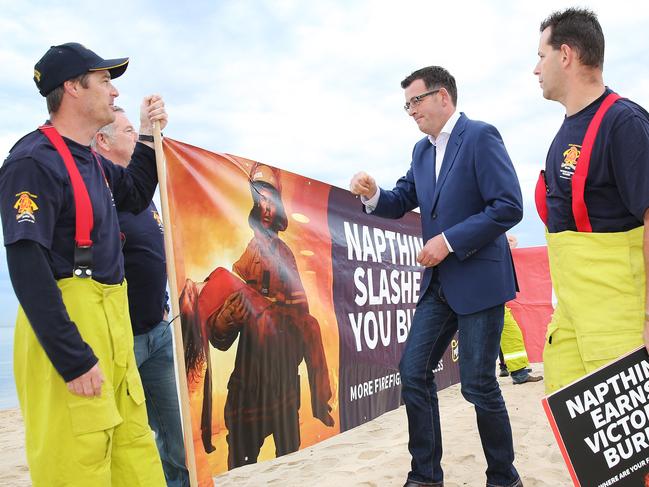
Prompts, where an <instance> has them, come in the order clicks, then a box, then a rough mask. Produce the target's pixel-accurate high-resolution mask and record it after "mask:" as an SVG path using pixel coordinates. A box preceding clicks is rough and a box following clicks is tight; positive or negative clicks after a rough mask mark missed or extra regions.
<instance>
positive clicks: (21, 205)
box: [14, 191, 38, 223]
mask: <svg viewBox="0 0 649 487" xmlns="http://www.w3.org/2000/svg"><path fill="white" fill-rule="evenodd" d="M16 198H18V199H17V200H16V203H15V204H14V208H15V209H16V220H18V223H26V222H27V223H36V217H35V216H34V212H35V211H36V210H38V205H37V204H36V203H35V202H34V200H35V199H36V198H38V196H36V195H35V194H31V193H30V192H29V191H21V192H20V193H18V194H17V195H16Z"/></svg>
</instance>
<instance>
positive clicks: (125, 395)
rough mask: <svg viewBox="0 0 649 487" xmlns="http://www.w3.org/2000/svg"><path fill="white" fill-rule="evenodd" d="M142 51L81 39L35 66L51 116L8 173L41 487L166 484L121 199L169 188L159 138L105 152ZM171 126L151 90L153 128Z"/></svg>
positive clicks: (13, 259) (21, 379) (22, 354)
mask: <svg viewBox="0 0 649 487" xmlns="http://www.w3.org/2000/svg"><path fill="white" fill-rule="evenodd" d="M127 65H128V58H122V59H112V60H104V59H102V58H100V57H99V56H97V55H96V54H95V53H94V52H92V51H90V50H89V49H87V48H85V47H84V46H82V45H80V44H77V43H68V44H63V45H60V46H53V47H52V48H50V49H49V50H48V51H47V52H46V53H45V55H44V56H43V57H42V58H41V60H40V61H39V62H38V63H37V64H36V66H35V69H34V81H35V82H36V86H37V87H38V89H39V91H40V93H41V94H42V95H43V96H45V97H46V99H47V107H48V111H49V114H50V121H48V122H47V123H46V124H45V125H43V126H41V127H39V129H38V130H36V131H34V132H31V133H29V134H27V135H26V136H24V137H23V138H22V139H20V140H19V141H18V142H17V143H16V145H15V146H14V147H13V148H12V149H11V151H10V153H9V156H8V157H7V159H6V160H5V162H4V164H3V166H2V168H1V169H0V215H1V216H2V224H3V231H4V242H5V246H6V250H7V264H8V269H9V274H10V277H11V281H12V284H13V287H14V290H15V292H16V296H17V297H18V301H19V302H20V308H19V311H18V318H17V321H16V331H15V344H14V375H15V379H16V388H17V391H18V398H19V401H20V407H21V411H22V414H23V418H24V420H25V434H26V451H27V460H28V463H29V468H30V474H31V477H32V481H33V485H34V486H36V487H38V486H63V485H65V486H88V485H93V486H95V485H96V486H99V485H102V486H109V485H112V486H159V485H164V482H165V480H164V475H163V473H162V468H161V465H160V459H159V456H158V452H157V449H156V445H155V442H154V439H153V436H152V433H151V430H150V428H149V425H148V422H147V415H146V408H145V405H144V393H143V390H142V384H141V382H140V377H139V375H138V372H137V367H136V364H135V358H134V354H133V335H132V331H131V326H130V321H129V314H128V303H127V297H126V296H127V295H126V284H125V282H124V266H123V259H122V253H121V242H120V236H119V225H118V220H117V212H116V208H118V209H120V210H129V211H133V212H139V211H141V210H143V209H145V208H146V207H147V206H148V204H149V202H150V200H151V198H152V196H153V193H154V191H155V186H156V184H157V177H156V167H155V156H154V151H153V150H152V144H151V143H150V142H143V143H138V144H137V147H136V149H135V152H134V154H133V162H132V163H131V164H130V165H129V167H128V168H126V169H125V168H122V167H119V166H116V165H113V164H112V163H110V161H108V160H106V159H105V158H103V157H101V156H99V155H97V154H96V153H94V152H93V151H91V149H90V147H89V144H90V142H91V140H92V138H93V136H94V135H95V133H96V131H97V130H98V129H99V128H100V127H102V126H104V125H106V124H107V123H110V122H112V121H113V120H114V117H115V115H114V112H113V107H112V105H113V101H114V99H115V98H116V97H117V96H118V94H119V93H118V92H117V90H116V89H115V87H114V86H113V85H112V82H111V80H112V79H114V78H116V77H118V76H120V75H121V74H123V73H124V71H125V70H126V67H127ZM155 121H158V122H160V125H161V126H165V125H166V123H167V114H166V111H165V109H164V103H163V101H162V99H161V98H160V97H159V96H156V95H153V96H148V97H146V98H145V99H144V101H143V103H142V107H141V114H140V122H141V128H140V133H141V134H144V135H145V140H146V139H147V137H146V135H149V136H150V134H151V132H152V123H153V122H155Z"/></svg>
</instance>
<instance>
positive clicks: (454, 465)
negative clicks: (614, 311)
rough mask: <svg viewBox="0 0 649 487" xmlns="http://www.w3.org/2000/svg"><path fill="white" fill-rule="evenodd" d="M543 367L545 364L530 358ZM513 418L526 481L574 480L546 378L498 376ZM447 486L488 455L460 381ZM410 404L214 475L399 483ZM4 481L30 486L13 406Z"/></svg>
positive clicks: (363, 485) (375, 486)
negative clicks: (516, 381)
mask: <svg viewBox="0 0 649 487" xmlns="http://www.w3.org/2000/svg"><path fill="white" fill-rule="evenodd" d="M533 368H534V371H535V373H536V372H541V373H542V366H541V365H539V364H535V365H533ZM499 382H500V385H501V388H502V391H503V395H504V396H505V400H506V402H507V408H508V410H509V414H510V417H511V423H512V428H513V431H514V444H515V447H516V463H515V464H516V468H517V469H518V471H519V472H520V474H521V477H522V478H523V481H524V483H525V487H556V486H570V485H571V481H570V477H569V475H568V473H567V470H566V468H565V465H564V463H563V459H562V458H561V454H560V453H559V449H558V447H557V446H556V444H555V442H554V438H553V436H552V433H551V431H550V428H549V427H548V423H547V420H546V418H545V414H544V412H543V409H542V408H541V398H542V396H543V382H537V383H529V384H523V385H516V386H515V385H513V384H512V381H511V379H510V378H508V377H507V378H501V379H499ZM439 396H440V409H441V415H442V429H443V435H444V459H443V466H444V471H445V485H446V487H460V486H470V487H474V486H476V487H480V486H482V485H484V483H485V477H484V470H485V468H486V462H485V460H484V456H483V454H482V449H481V447H480V440H479V438H478V434H477V430H476V425H475V415H474V412H473V408H472V407H471V405H469V404H468V403H467V402H466V401H464V399H463V398H462V396H461V394H460V389H459V386H458V385H455V386H452V387H449V388H447V389H445V390H443V391H442V392H441V393H440V395H439ZM407 443H408V432H407V426H406V412H405V408H404V407H401V408H399V409H397V410H395V411H391V412H389V413H387V414H384V415H383V416H381V417H379V418H377V419H376V420H374V421H371V422H369V423H366V424H364V425H362V426H359V427H358V428H355V429H353V430H351V431H348V432H346V433H343V434H340V435H338V436H335V437H333V438H330V439H328V440H326V441H324V442H322V443H319V444H317V445H315V446H313V447H310V448H306V449H304V450H300V451H299V452H296V453H294V454H291V455H287V456H284V457H281V458H278V459H275V460H272V461H268V462H263V463H259V464H256V465H249V466H247V467H243V468H239V469H236V470H234V471H232V472H228V473H226V474H224V475H221V476H219V477H217V478H216V480H215V485H217V486H223V487H226V486H237V487H244V486H265V485H268V486H282V487H291V486H296V487H297V486H304V485H314V486H318V487H319V486H323V487H327V486H332V487H343V486H358V487H392V486H394V487H400V486H401V485H403V483H404V481H405V477H406V474H407V472H408V469H409V463H410V458H409V455H408V448H407ZM0 451H2V454H1V455H0V485H1V486H11V487H23V486H28V485H31V483H30V481H29V472H28V470H27V466H26V461H25V452H24V437H23V426H22V420H21V417H20V412H19V411H18V410H16V409H9V410H3V411H0Z"/></svg>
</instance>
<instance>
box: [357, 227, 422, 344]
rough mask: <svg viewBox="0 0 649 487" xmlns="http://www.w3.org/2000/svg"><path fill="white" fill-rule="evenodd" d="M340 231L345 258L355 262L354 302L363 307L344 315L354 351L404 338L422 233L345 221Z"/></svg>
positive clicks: (417, 281)
mask: <svg viewBox="0 0 649 487" xmlns="http://www.w3.org/2000/svg"><path fill="white" fill-rule="evenodd" d="M344 232H345V241H346V244H347V259H348V260H349V261H351V262H355V263H356V267H355V269H354V274H353V278H354V289H355V296H354V303H355V304H356V305H357V306H358V308H359V309H361V310H362V311H356V312H350V313H348V315H347V316H348V319H349V325H350V326H351V329H352V332H353V334H354V340H355V346H356V351H357V352H360V351H362V350H368V349H369V350H373V349H375V348H376V347H377V346H379V345H380V346H383V347H389V346H390V344H391V343H392V340H396V341H397V343H403V342H405V341H406V338H407V337H408V331H409V330H410V325H411V323H412V316H413V314H414V305H415V304H416V303H417V301H418V299H419V286H420V280H421V270H420V269H421V268H420V267H419V266H418V264H417V254H418V253H419V251H420V250H421V249H422V247H423V241H422V239H421V238H420V237H416V236H413V235H408V234H403V233H398V232H393V231H390V230H384V229H381V228H375V227H370V226H367V225H359V224H357V223H349V222H347V221H345V222H344ZM376 264H384V265H382V266H380V267H377V266H376ZM397 305H398V307H397ZM404 305H406V306H404Z"/></svg>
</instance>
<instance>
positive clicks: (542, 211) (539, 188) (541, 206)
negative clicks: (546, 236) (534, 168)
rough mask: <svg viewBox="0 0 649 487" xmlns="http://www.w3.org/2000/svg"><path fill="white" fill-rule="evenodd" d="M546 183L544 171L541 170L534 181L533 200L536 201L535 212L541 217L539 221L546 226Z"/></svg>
mask: <svg viewBox="0 0 649 487" xmlns="http://www.w3.org/2000/svg"><path fill="white" fill-rule="evenodd" d="M547 197H548V185H547V183H546V182H545V171H541V174H539V179H538V180H537V181H536V189H535V190H534V202H535V203H536V212H537V213H538V214H539V216H540V217H541V221H543V223H544V224H545V226H546V227H547V226H548V202H547Z"/></svg>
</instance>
